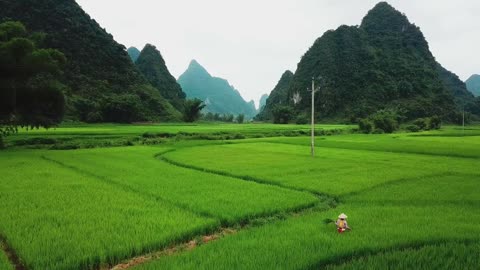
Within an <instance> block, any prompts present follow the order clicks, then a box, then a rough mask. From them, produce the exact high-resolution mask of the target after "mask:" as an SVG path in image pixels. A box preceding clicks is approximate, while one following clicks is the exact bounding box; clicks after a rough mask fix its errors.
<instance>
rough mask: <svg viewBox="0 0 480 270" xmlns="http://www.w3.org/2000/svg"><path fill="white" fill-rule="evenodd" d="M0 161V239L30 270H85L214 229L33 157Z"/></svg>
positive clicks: (206, 221) (12, 155)
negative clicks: (0, 165) (6, 243)
mask: <svg viewBox="0 0 480 270" xmlns="http://www.w3.org/2000/svg"><path fill="white" fill-rule="evenodd" d="M0 160H1V164H2V178H1V180H0V194H1V195H0V201H1V205H2V207H1V208H0V216H1V220H2V222H0V231H1V233H2V234H3V235H6V238H7V240H8V244H9V245H10V246H11V247H12V248H13V249H14V250H15V251H16V252H17V254H18V256H19V257H20V258H22V260H23V262H24V263H25V265H26V266H27V267H28V268H29V269H75V268H82V269H90V268H94V267H98V266H99V265H100V264H101V263H113V262H116V261H118V260H119V259H122V258H125V257H129V256H132V254H141V253H144V252H148V251H149V250H155V249H158V248H161V247H164V246H166V245H167V244H170V243H172V241H176V240H182V239H185V238H188V237H191V236H192V235H195V234H198V233H200V232H203V231H204V230H205V229H206V228H209V227H212V226H215V224H216V221H215V220H213V219H210V218H205V217H201V216H199V215H197V214H194V213H192V212H189V211H185V210H182V209H181V208H180V207H178V206H175V205H173V204H171V203H169V202H166V201H164V200H158V199H156V198H152V196H149V195H148V194H142V193H140V192H132V191H131V190H128V189H126V188H123V187H121V186H116V185H112V184H111V183H109V182H108V180H106V179H101V180H100V179H98V178H95V177H91V176H89V175H88V174H85V173H83V172H79V171H75V170H72V169H70V168H67V167H65V166H61V165H59V164H57V163H54V162H51V161H49V160H46V159H44V158H42V153H39V152H38V153H34V152H15V151H14V152H4V153H2V155H0Z"/></svg>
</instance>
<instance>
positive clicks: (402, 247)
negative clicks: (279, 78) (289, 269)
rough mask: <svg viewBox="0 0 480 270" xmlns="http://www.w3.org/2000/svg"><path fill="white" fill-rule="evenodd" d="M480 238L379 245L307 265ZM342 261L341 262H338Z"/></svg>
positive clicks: (332, 263) (319, 265)
mask: <svg viewBox="0 0 480 270" xmlns="http://www.w3.org/2000/svg"><path fill="white" fill-rule="evenodd" d="M478 240H479V239H465V238H458V239H436V240H431V241H413V242H410V243H402V244H397V245H390V246H387V247H379V248H377V249H375V250H369V249H362V250H356V251H354V252H353V251H352V252H349V253H348V254H344V255H339V256H334V257H331V258H328V259H325V260H322V261H320V262H317V263H314V264H312V265H310V266H309V267H307V268H306V269H311V270H314V269H315V270H317V269H323V268H325V267H327V266H340V265H343V264H345V263H349V262H353V261H355V260H357V259H361V258H365V257H371V256H376V255H380V254H382V253H387V252H396V251H398V252H401V251H406V250H409V249H413V250H419V249H421V248H424V247H430V246H436V245H441V244H465V245H473V244H476V243H478ZM338 262H341V263H338Z"/></svg>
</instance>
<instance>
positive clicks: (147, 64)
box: [135, 44, 186, 111]
mask: <svg viewBox="0 0 480 270" xmlns="http://www.w3.org/2000/svg"><path fill="white" fill-rule="evenodd" d="M135 64H136V66H137V67H138V69H139V70H140V72H142V74H143V75H144V76H145V78H147V80H148V82H149V83H151V84H152V85H153V86H154V87H155V88H157V89H158V90H159V91H160V94H161V95H162V96H163V97H165V98H166V99H167V100H168V101H169V102H170V103H171V104H172V105H173V106H174V107H175V108H177V109H178V110H180V111H181V110H182V109H183V103H184V101H185V97H186V95H185V93H184V92H182V88H181V87H180V85H179V84H178V83H177V80H176V79H175V78H174V77H173V76H172V74H170V72H169V71H168V68H167V66H166V64H165V61H164V60H163V57H162V55H161V54H160V52H159V51H158V50H157V48H155V46H153V45H151V44H147V45H145V48H143V50H142V52H141V53H140V56H139V57H138V59H137V60H136V62H135Z"/></svg>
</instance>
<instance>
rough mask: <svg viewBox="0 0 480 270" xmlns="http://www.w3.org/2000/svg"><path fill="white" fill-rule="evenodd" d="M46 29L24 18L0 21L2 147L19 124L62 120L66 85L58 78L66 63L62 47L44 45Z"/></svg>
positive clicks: (47, 124)
mask: <svg viewBox="0 0 480 270" xmlns="http://www.w3.org/2000/svg"><path fill="white" fill-rule="evenodd" d="M43 40H44V34H42V33H28V32H27V29H26V28H25V26H24V25H23V24H22V23H20V22H12V21H9V22H5V23H1V24H0V84H1V89H0V148H2V147H3V136H4V135H6V134H9V133H12V132H15V131H16V129H17V127H18V126H22V127H28V128H38V127H51V126H53V125H56V124H58V123H60V122H61V121H62V118H63V114H64V111H65V98H64V96H63V91H65V88H66V87H65V86H64V85H63V84H61V83H60V82H59V81H58V79H59V76H60V74H61V73H62V68H63V66H64V65H65V63H66V59H65V56H64V55H63V54H62V53H61V52H59V51H58V50H54V49H49V48H41V45H42V43H43Z"/></svg>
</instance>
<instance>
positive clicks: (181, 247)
mask: <svg viewBox="0 0 480 270" xmlns="http://www.w3.org/2000/svg"><path fill="white" fill-rule="evenodd" d="M171 151H175V150H171ZM171 151H167V152H164V153H160V154H158V155H156V156H155V157H156V158H157V159H159V161H162V162H165V163H168V164H170V165H172V166H177V167H182V168H187V169H190V170H197V171H202V172H204V173H211V174H216V175H221V176H228V177H231V178H236V179H239V180H242V181H254V182H257V183H259V184H264V185H274V186H279V187H282V188H286V189H290V190H295V191H303V192H309V193H311V194H313V195H315V196H317V197H318V203H316V204H314V205H310V206H308V207H305V208H302V209H297V210H291V211H289V212H286V213H283V214H278V213H277V214H271V215H269V216H264V217H258V218H253V219H250V220H248V221H246V222H242V223H241V224H236V225H233V226H232V227H227V228H220V229H219V230H218V231H217V232H215V233H212V234H207V235H201V236H197V237H195V238H194V239H191V240H190V241H188V242H184V243H181V244H178V245H174V246H171V247H169V248H166V249H162V250H159V251H155V252H151V253H148V254H144V255H140V256H137V257H134V258H131V259H128V260H125V261H123V262H122V263H120V264H117V265H115V266H112V267H108V268H100V270H105V269H110V270H125V269H129V268H132V267H135V266H138V265H141V264H145V263H148V262H150V261H153V260H156V259H159V258H161V257H164V256H170V255H173V254H175V253H179V252H183V251H189V250H192V249H195V248H196V247H198V246H200V245H204V244H208V243H210V242H213V241H216V240H219V239H221V238H223V237H226V236H229V235H233V234H236V233H237V232H239V231H241V230H246V229H249V228H254V227H259V226H264V225H266V224H269V223H273V222H275V221H280V220H285V219H287V218H292V217H298V216H302V215H304V214H308V213H311V212H318V211H326V210H328V209H331V208H335V207H336V205H337V204H338V202H337V199H336V198H334V197H332V196H329V195H326V194H316V193H314V192H311V191H307V190H299V189H295V188H291V187H284V186H281V185H279V184H276V183H270V182H266V181H262V180H260V179H250V178H247V179H245V178H244V177H239V176H236V175H225V174H224V173H222V172H217V171H210V170H208V171H207V170H204V169H199V168H195V167H190V166H188V165H184V164H181V163H176V162H173V161H171V160H169V159H167V158H165V157H163V155H164V154H166V153H169V152H171Z"/></svg>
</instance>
